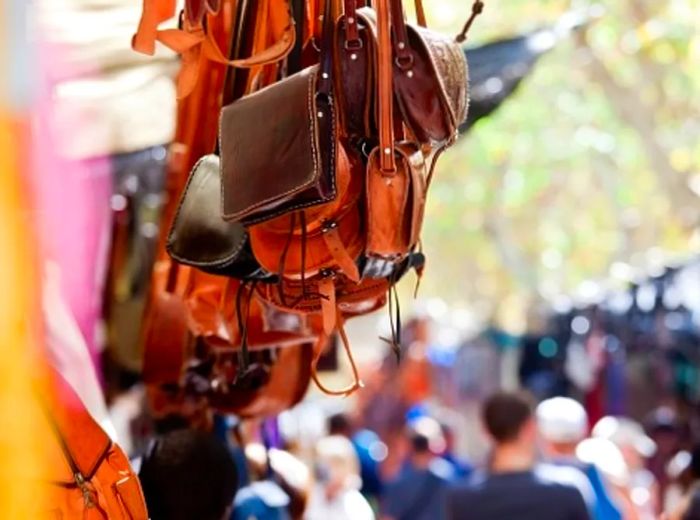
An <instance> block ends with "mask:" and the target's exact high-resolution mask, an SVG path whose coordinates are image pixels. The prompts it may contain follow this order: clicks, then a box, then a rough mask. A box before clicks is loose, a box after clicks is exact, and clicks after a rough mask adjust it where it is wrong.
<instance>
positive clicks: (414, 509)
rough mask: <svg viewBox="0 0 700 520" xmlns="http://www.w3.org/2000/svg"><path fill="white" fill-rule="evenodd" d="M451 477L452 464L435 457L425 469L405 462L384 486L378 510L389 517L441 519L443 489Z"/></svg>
mask: <svg viewBox="0 0 700 520" xmlns="http://www.w3.org/2000/svg"><path fill="white" fill-rule="evenodd" d="M454 479H455V475H454V470H453V468H452V465H451V464H450V463H449V462H447V461H446V460H444V459H441V458H438V457H436V458H435V459H433V461H432V462H431V463H430V465H429V466H428V468H427V469H417V468H414V467H413V466H412V465H411V464H407V465H405V466H404V468H403V470H402V471H401V473H400V474H399V476H398V477H397V478H396V479H395V480H394V481H392V482H390V483H389V484H387V486H386V488H385V489H384V495H383V497H382V504H381V505H382V512H383V513H384V514H385V515H386V516H388V517H390V518H392V519H393V520H438V519H441V518H444V516H445V511H444V505H445V492H446V491H447V488H448V487H449V486H450V484H451V483H452V482H453V481H454Z"/></svg>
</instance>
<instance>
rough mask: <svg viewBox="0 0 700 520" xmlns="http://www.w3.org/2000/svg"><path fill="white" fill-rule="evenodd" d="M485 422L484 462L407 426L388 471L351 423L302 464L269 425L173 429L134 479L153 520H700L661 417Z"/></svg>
mask: <svg viewBox="0 0 700 520" xmlns="http://www.w3.org/2000/svg"><path fill="white" fill-rule="evenodd" d="M480 417H481V424H482V426H483V428H484V431H485V433H486V435H487V438H488V443H489V444H488V449H487V451H486V452H485V456H484V457H483V459H482V460H478V461H477V460H466V459H465V458H462V457H460V456H459V455H458V454H457V453H456V452H455V448H454V446H455V432H454V431H452V429H451V428H450V427H449V426H448V425H447V424H445V423H440V421H438V420H437V419H435V418H433V417H430V416H429V415H426V414H418V415H414V416H412V417H410V416H409V417H407V418H406V421H405V424H404V427H403V432H402V436H401V438H400V439H399V443H398V444H399V445H401V447H400V448H399V450H400V451H402V453H404V455H403V456H402V457H401V460H400V464H399V465H398V467H397V468H392V469H391V471H389V468H388V467H387V466H386V464H385V462H386V461H387V460H389V458H388V451H389V447H388V446H387V444H386V442H385V441H384V440H383V439H382V438H380V437H379V436H378V435H377V434H376V433H374V432H373V431H371V430H368V429H366V428H364V427H363V422H362V418H361V416H356V415H353V414H346V413H336V414H332V415H330V416H329V417H327V423H326V432H325V433H326V434H325V435H324V436H322V437H321V438H320V439H318V441H316V442H315V443H314V445H313V449H312V450H311V452H310V453H307V452H305V451H304V450H303V449H302V448H301V446H300V444H299V443H298V442H295V441H291V442H290V441H289V440H285V439H284V438H282V436H280V432H279V431H273V432H271V431H270V424H271V423H257V422H256V423H250V422H246V423H240V422H238V421H235V420H231V419H223V418H218V419H217V428H216V430H215V433H214V434H212V435H210V434H205V433H201V432H195V431H194V430H189V429H187V428H185V426H186V425H185V423H180V422H179V421H178V420H177V419H175V418H167V419H163V420H160V421H159V422H158V423H157V424H156V428H157V435H156V436H155V437H154V440H152V441H151V443H150V445H149V446H148V448H147V449H146V450H145V451H144V454H143V455H142V456H141V457H140V458H139V459H137V461H136V465H135V467H136V468H137V470H138V471H139V475H140V479H141V482H142V486H143V490H144V494H145V496H146V501H147V505H148V508H149V511H150V512H151V515H152V518H154V519H158V518H168V519H180V518H182V519H191V518H201V519H205V520H206V519H212V520H215V519H217V520H218V519H220V518H231V519H235V520H238V519H241V520H250V519H258V520H283V519H292V518H304V519H309V520H327V519H334V520H336V519H337V520H345V519H347V520H365V519H366V520H371V519H375V518H376V519H382V520H428V519H430V520H434V519H442V518H445V519H455V520H458V519H467V520H471V519H473V520H481V519H485V520H486V519H488V520H498V519H504V520H505V519H514V518H519V519H524V520H527V519H552V520H557V519H562V520H578V519H581V520H584V519H593V520H613V519H620V520H622V519H624V520H648V519H656V518H662V519H664V520H686V519H696V518H700V445H697V446H695V447H694V448H692V449H690V450H689V451H686V450H683V449H680V447H681V446H682V440H683V439H682V432H681V429H680V428H679V425H677V424H675V423H674V422H673V421H672V417H671V415H670V411H669V410H660V411H658V412H657V413H656V414H654V417H653V418H652V421H653V422H650V423H649V425H647V428H645V427H644V426H643V425H642V424H640V423H639V422H637V421H634V420H632V419H630V418H627V417H615V416H606V417H604V418H602V419H600V420H599V421H598V422H597V423H595V425H594V426H593V428H589V423H588V416H587V413H586V411H585V409H584V407H583V406H582V405H581V404H580V403H579V402H577V401H576V400H574V399H571V398H568V397H554V398H550V399H546V400H544V401H542V402H540V403H539V404H536V403H535V401H534V400H533V398H532V396H531V395H530V394H528V393H526V392H521V391H517V392H503V391H499V392H496V393H494V394H492V395H491V396H489V397H488V398H487V399H486V400H485V401H484V402H483V403H482V405H481V407H480ZM273 429H274V428H273ZM275 438H276V439H275ZM275 445H276V446H278V447H273V446H275Z"/></svg>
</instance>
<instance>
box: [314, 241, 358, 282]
mask: <svg viewBox="0 0 700 520" xmlns="http://www.w3.org/2000/svg"><path fill="white" fill-rule="evenodd" d="M323 240H324V241H325V242H326V247H327V248H328V251H330V253H331V255H333V259H334V260H335V261H336V263H337V264H338V266H339V267H340V268H341V269H342V271H343V273H344V274H345V275H346V276H347V277H348V278H350V279H351V280H352V281H353V282H355V283H359V282H360V271H359V269H358V268H357V264H356V263H355V261H354V260H353V259H352V257H351V256H350V254H349V253H348V250H347V249H346V248H345V244H343V241H342V239H341V238H340V233H338V228H337V227H332V228H328V227H327V228H324V231H323Z"/></svg>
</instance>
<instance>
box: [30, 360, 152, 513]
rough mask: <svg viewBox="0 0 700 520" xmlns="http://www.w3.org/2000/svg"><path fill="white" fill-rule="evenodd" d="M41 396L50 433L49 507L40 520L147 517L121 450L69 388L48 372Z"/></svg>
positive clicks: (134, 475) (138, 487)
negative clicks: (46, 392)
mask: <svg viewBox="0 0 700 520" xmlns="http://www.w3.org/2000/svg"><path fill="white" fill-rule="evenodd" d="M52 379H53V381H52V383H53V388H54V392H53V393H52V395H50V396H46V399H45V402H44V403H42V404H43V406H44V407H45V411H46V417H47V421H48V423H49V426H50V428H51V429H52V430H53V432H54V434H55V439H56V443H55V445H54V446H52V447H51V448H52V450H53V451H54V452H55V460H57V461H60V462H58V463H56V464H54V465H53V466H52V468H51V472H52V474H53V478H52V483H51V485H50V487H49V489H48V498H49V500H48V503H49V504H50V510H49V511H47V512H46V513H45V515H41V516H40V518H65V519H72V518H84V519H95V520H98V519H99V520H147V519H148V513H147V512H146V504H145V501H144V497H143V493H142V491H141V486H140V484H139V481H138V478H137V476H136V474H135V473H134V471H133V470H132V469H131V466H130V464H129V460H128V459H127V458H126V456H125V455H124V453H123V452H122V450H121V449H120V448H119V446H117V445H116V444H114V443H113V442H112V440H111V439H110V438H109V437H108V436H107V434H106V433H105V432H104V431H103V430H102V428H100V426H99V425H98V424H97V423H96V422H95V420H94V419H93V418H92V417H91V416H90V414H89V413H88V412H87V410H86V409H85V407H84V406H83V404H82V402H81V401H80V399H79V398H78V396H77V395H76V393H75V392H74V391H73V389H72V388H71V387H70V386H69V385H68V384H67V383H66V382H65V381H64V380H63V378H62V377H61V376H60V375H59V374H58V373H55V372H53V378H52Z"/></svg>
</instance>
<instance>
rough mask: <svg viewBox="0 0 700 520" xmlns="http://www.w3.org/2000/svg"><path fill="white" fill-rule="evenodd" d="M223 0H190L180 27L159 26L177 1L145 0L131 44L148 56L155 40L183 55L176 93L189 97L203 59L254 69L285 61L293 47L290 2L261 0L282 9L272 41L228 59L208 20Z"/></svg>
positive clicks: (272, 8) (272, 18) (275, 20)
mask: <svg viewBox="0 0 700 520" xmlns="http://www.w3.org/2000/svg"><path fill="white" fill-rule="evenodd" d="M221 1H222V0H203V1H202V0H190V1H188V2H186V3H185V9H184V12H183V17H182V18H181V26H182V27H181V28H179V29H162V30H160V29H158V25H159V24H160V23H162V22H164V21H166V20H168V19H170V18H172V17H173V16H175V5H176V2H175V1H174V0H143V11H142V15H141V20H140V22H139V26H138V30H137V32H136V34H135V35H134V37H133V39H132V43H131V46H132V48H133V49H134V50H135V51H137V52H141V53H144V54H148V55H153V54H154V53H155V48H156V47H155V44H156V41H158V42H160V43H162V44H163V45H165V46H166V47H168V48H170V49H172V50H173V51H175V52H177V53H178V54H180V55H181V56H182V67H181V70H180V73H179V74H178V79H177V96H178V98H180V99H182V98H184V97H187V96H189V95H190V94H191V93H192V91H193V90H194V88H195V85H196V84H197V81H198V80H199V74H200V70H202V69H203V68H205V67H204V65H203V62H205V61H207V60H211V61H214V62H216V63H220V64H223V65H228V66H231V67H239V68H255V67H260V66H262V65H269V64H274V63H277V62H279V61H281V60H283V59H284V58H285V57H286V56H287V55H288V54H289V52H290V51H291V50H292V48H293V47H294V43H295V38H296V36H295V30H294V21H293V19H292V15H291V11H290V9H289V5H288V4H287V2H286V1H285V0H262V1H263V2H264V3H265V6H266V7H267V8H268V10H269V12H270V13H276V12H282V13H285V16H284V17H283V18H282V19H281V22H280V18H278V17H276V16H270V17H269V23H270V25H271V27H270V29H271V31H272V32H273V33H274V35H275V37H274V40H273V42H272V43H271V44H270V45H269V46H267V47H265V48H259V50H258V51H257V52H256V53H255V54H253V55H252V56H249V57H247V58H238V59H232V60H231V59H228V58H227V57H226V55H225V54H224V53H223V52H222V51H221V47H220V46H219V43H218V42H217V40H216V37H215V35H214V31H213V30H212V29H211V26H212V25H213V24H211V23H206V20H207V13H209V15H210V16H211V17H212V18H213V17H214V15H216V14H218V13H219V11H220V9H221V5H220V3H221Z"/></svg>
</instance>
